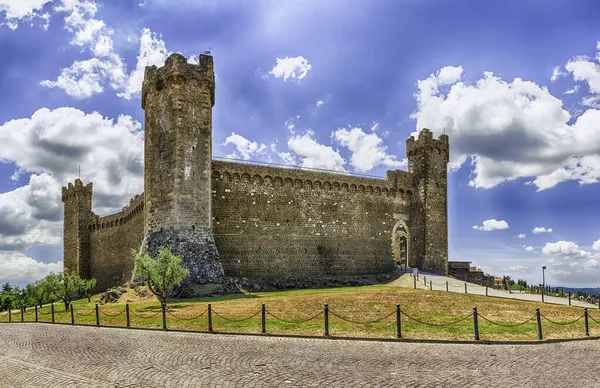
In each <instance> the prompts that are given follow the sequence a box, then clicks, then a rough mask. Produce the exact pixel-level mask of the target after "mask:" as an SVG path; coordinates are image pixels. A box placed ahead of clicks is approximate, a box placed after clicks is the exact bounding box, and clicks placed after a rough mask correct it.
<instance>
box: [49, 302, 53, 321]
mask: <svg viewBox="0 0 600 388" xmlns="http://www.w3.org/2000/svg"><path fill="white" fill-rule="evenodd" d="M50 306H51V307H52V323H54V303H52V304H51V305H50Z"/></svg>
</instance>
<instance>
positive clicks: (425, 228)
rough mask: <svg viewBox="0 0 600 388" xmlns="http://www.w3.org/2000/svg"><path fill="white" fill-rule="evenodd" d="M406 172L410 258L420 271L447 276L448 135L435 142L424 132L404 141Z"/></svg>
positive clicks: (426, 131) (431, 136) (430, 134)
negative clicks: (410, 194) (410, 180)
mask: <svg viewBox="0 0 600 388" xmlns="http://www.w3.org/2000/svg"><path fill="white" fill-rule="evenodd" d="M406 155H407V157H408V171H409V172H411V173H412V174H413V185H414V188H415V193H414V197H413V205H412V207H411V215H410V218H411V236H414V237H413V240H412V241H411V242H410V244H411V245H410V246H411V251H412V253H411V256H412V258H413V259H412V260H414V261H413V262H415V261H416V264H417V267H418V268H420V269H421V270H423V271H428V272H435V273H439V274H444V275H447V274H448V200H447V192H448V184H447V181H448V179H447V176H448V173H447V168H448V167H447V166H448V161H449V155H450V146H449V142H448V136H447V135H440V136H439V138H438V139H437V140H436V139H434V138H433V135H432V133H431V131H430V130H428V129H427V128H424V129H423V130H421V132H420V133H419V138H418V139H417V140H415V138H414V137H413V136H411V137H410V138H409V139H408V140H407V141H406Z"/></svg>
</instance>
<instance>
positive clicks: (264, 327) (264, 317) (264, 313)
mask: <svg viewBox="0 0 600 388" xmlns="http://www.w3.org/2000/svg"><path fill="white" fill-rule="evenodd" d="M266 310H267V309H266V308H265V304H264V303H263V304H262V307H261V310H260V313H261V318H262V319H261V324H262V328H261V332H262V333H263V334H265V333H266V332H267V311H266Z"/></svg>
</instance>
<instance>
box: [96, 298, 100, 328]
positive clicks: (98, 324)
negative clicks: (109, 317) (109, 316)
mask: <svg viewBox="0 0 600 388" xmlns="http://www.w3.org/2000/svg"><path fill="white" fill-rule="evenodd" d="M96 326H100V311H98V303H96Z"/></svg>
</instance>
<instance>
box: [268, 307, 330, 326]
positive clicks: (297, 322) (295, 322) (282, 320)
mask: <svg viewBox="0 0 600 388" xmlns="http://www.w3.org/2000/svg"><path fill="white" fill-rule="evenodd" d="M266 313H267V314H269V315H270V316H272V317H273V318H275V319H276V320H278V321H281V322H285V323H292V324H299V323H305V322H308V321H312V320H313V319H315V318H317V317H318V316H319V315H322V314H323V311H319V313H318V314H317V315H315V316H313V317H310V318H308V319H303V320H300V321H288V320H287V319H282V318H280V317H278V316H276V315H274V314H273V313H271V312H270V311H269V310H266Z"/></svg>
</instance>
